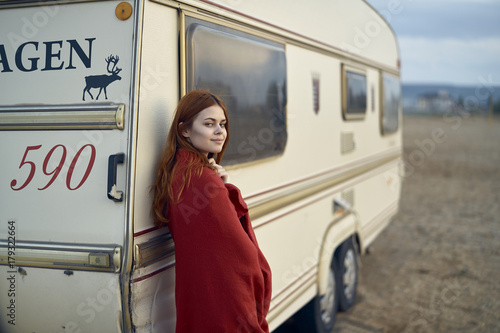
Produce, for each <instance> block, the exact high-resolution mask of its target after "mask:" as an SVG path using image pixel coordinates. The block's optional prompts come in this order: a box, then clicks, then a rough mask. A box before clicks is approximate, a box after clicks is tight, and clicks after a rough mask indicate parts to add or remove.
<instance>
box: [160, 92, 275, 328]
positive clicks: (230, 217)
mask: <svg viewBox="0 0 500 333" xmlns="http://www.w3.org/2000/svg"><path fill="white" fill-rule="evenodd" d="M228 125H229V121H228V117H227V111H226V107H225V106H224V104H223V102H222V101H221V100H220V99H219V98H218V97H217V96H215V95H213V94H211V93H209V92H207V91H192V92H190V93H188V94H187V95H185V96H184V97H183V98H182V99H181V100H180V102H179V105H178V106H177V110H176V113H175V116H174V120H173V122H172V125H171V127H170V132H169V134H168V138H167V143H166V145H165V149H164V151H163V154H162V156H161V160H160V163H159V168H158V176H157V181H156V183H155V184H154V185H153V190H154V192H155V197H154V202H153V212H154V215H155V218H156V223H157V225H159V226H163V225H168V227H169V229H170V232H171V233H172V237H173V239H174V243H175V257H176V266H175V269H176V270H175V273H176V285H175V301H176V309H177V326H176V333H184V332H193V333H200V332H210V333H212V332H217V333H219V332H230V333H236V332H269V329H268V325H267V321H266V315H267V312H268V310H269V303H270V299H271V271H270V268H269V265H268V263H267V261H266V259H265V258H264V256H263V254H262V252H261V251H260V249H259V246H258V244H257V240H256V238H255V234H254V232H253V229H252V225H251V223H250V219H249V217H248V209H247V206H246V204H245V202H244V201H243V199H242V198H241V194H240V191H239V190H238V188H237V187H236V186H234V185H231V184H229V183H227V181H228V174H227V172H226V171H225V170H224V168H222V167H221V166H220V165H219V163H220V160H221V159H222V155H223V154H224V150H225V148H226V145H227V141H228V137H229V126H228Z"/></svg>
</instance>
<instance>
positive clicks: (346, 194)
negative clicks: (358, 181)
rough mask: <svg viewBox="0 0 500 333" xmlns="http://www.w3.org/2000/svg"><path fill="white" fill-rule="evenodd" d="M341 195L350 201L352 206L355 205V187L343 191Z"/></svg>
mask: <svg viewBox="0 0 500 333" xmlns="http://www.w3.org/2000/svg"><path fill="white" fill-rule="evenodd" d="M341 197H342V199H343V200H345V201H346V202H348V203H349V204H350V205H351V207H353V206H354V190H353V189H350V190H347V191H344V192H342V194H341Z"/></svg>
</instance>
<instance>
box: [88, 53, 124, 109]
mask: <svg viewBox="0 0 500 333" xmlns="http://www.w3.org/2000/svg"><path fill="white" fill-rule="evenodd" d="M119 60H120V58H118V56H116V57H115V56H113V55H110V56H109V57H108V58H107V59H105V61H106V63H107V64H108V67H107V70H108V73H110V74H111V75H106V74H103V75H90V76H86V77H85V83H86V84H87V85H86V86H85V88H83V100H85V92H88V93H89V95H90V97H91V98H92V99H94V96H92V94H91V93H90V88H99V93H98V94H97V97H96V98H95V99H96V100H98V99H99V95H100V94H101V92H102V90H103V89H104V96H105V97H106V99H108V94H107V92H106V87H107V86H108V85H109V84H110V83H111V82H114V81H116V80H121V79H122V78H121V77H120V76H118V73H120V71H121V70H122V69H121V68H117V67H116V64H117V63H118V61H119ZM111 64H112V65H113V67H111V69H110V68H109V66H110V65H111Z"/></svg>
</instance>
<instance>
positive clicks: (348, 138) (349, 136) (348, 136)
mask: <svg viewBox="0 0 500 333" xmlns="http://www.w3.org/2000/svg"><path fill="white" fill-rule="evenodd" d="M354 149H356V143H355V142H354V133H353V132H342V133H341V134H340V150H341V152H342V154H346V153H349V152H351V151H353V150H354Z"/></svg>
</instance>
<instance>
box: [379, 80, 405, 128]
mask: <svg viewBox="0 0 500 333" xmlns="http://www.w3.org/2000/svg"><path fill="white" fill-rule="evenodd" d="M382 94H383V95H382V96H383V98H382V107H381V110H382V111H381V113H382V115H381V122H382V126H381V128H382V134H390V133H394V132H396V131H397V130H398V127H399V107H400V101H401V86H400V84H399V78H398V77H396V76H393V75H389V74H385V73H384V74H383V75H382Z"/></svg>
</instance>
